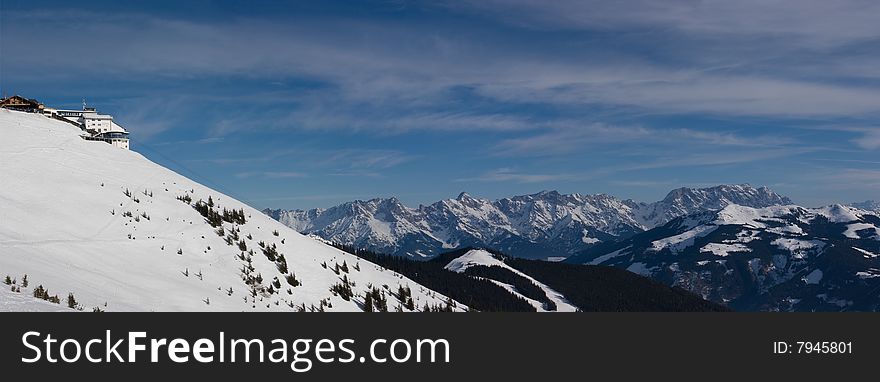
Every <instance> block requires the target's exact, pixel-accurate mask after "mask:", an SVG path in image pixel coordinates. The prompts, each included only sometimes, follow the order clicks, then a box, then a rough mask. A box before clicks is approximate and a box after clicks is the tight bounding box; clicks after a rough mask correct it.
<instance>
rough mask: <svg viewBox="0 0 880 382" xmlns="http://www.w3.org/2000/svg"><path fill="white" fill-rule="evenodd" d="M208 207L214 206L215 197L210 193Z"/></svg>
mask: <svg viewBox="0 0 880 382" xmlns="http://www.w3.org/2000/svg"><path fill="white" fill-rule="evenodd" d="M208 207H214V199H212V198H211V196H210V195H208Z"/></svg>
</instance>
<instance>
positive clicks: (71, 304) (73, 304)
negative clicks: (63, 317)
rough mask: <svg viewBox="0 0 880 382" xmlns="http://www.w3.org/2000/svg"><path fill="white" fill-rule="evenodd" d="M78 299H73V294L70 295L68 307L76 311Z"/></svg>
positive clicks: (68, 296)
mask: <svg viewBox="0 0 880 382" xmlns="http://www.w3.org/2000/svg"><path fill="white" fill-rule="evenodd" d="M77 305H78V304H77V302H76V298H74V297H73V293H69V294H68V295H67V307H68V308H71V309H76V306H77Z"/></svg>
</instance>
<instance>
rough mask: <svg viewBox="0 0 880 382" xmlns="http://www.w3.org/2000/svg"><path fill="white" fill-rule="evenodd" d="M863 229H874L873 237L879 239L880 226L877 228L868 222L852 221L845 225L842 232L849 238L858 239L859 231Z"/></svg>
mask: <svg viewBox="0 0 880 382" xmlns="http://www.w3.org/2000/svg"><path fill="white" fill-rule="evenodd" d="M864 230H874V238H876V239H878V240H880V228H877V227H876V226H874V225H873V224H868V223H853V224H849V225H847V226H846V231H844V232H843V236H846V237H848V238H850V239H858V238H859V231H864Z"/></svg>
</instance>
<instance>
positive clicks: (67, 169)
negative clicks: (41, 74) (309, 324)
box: [0, 109, 466, 311]
mask: <svg viewBox="0 0 880 382" xmlns="http://www.w3.org/2000/svg"><path fill="white" fill-rule="evenodd" d="M79 134H80V131H79V129H77V128H76V127H74V126H71V125H69V124H66V123H62V122H59V121H55V120H52V119H49V118H46V117H44V116H41V115H36V114H28V113H22V112H15V111H9V110H2V109H0V137H2V139H0V182H2V185H0V279H2V278H5V276H6V275H9V276H11V277H13V278H16V279H18V280H19V283H20V280H21V279H22V277H23V276H24V275H25V274H27V276H28V280H29V285H28V287H27V288H21V289H22V291H21V293H14V292H10V291H9V289H10V288H9V286H7V285H2V284H0V287H4V288H5V289H6V292H4V293H2V294H0V307H2V309H3V310H30V309H41V308H46V307H45V304H44V302H43V301H38V303H37V304H29V303H26V301H25V300H26V299H34V298H33V296H32V295H33V288H36V287H37V286H39V285H42V286H43V287H44V288H46V289H48V291H49V294H50V295H56V294H57V295H58V296H59V297H60V298H61V304H60V305H58V304H51V305H54V307H59V308H61V310H70V309H69V308H67V306H66V298H67V295H68V293H73V294H74V295H75V297H76V300H77V301H78V302H79V304H80V307H81V308H82V309H83V310H86V311H89V310H91V309H92V308H94V307H98V308H100V309H102V310H107V311H267V310H268V311H297V310H301V309H303V308H305V309H306V310H312V309H316V310H318V309H323V310H325V311H360V310H361V307H360V303H361V302H362V301H363V299H362V297H361V296H362V295H363V294H364V291H365V290H367V288H369V287H375V288H378V289H380V290H384V291H385V293H386V294H388V309H389V310H394V308H396V307H398V305H402V304H399V301H398V299H397V298H396V297H395V296H394V295H392V294H391V291H397V286H398V285H403V286H405V287H406V286H409V287H410V289H411V292H412V298H413V300H414V305H415V306H416V307H417V309H418V308H422V307H424V306H425V305H426V304H429V305H435V304H436V305H445V304H446V303H447V298H446V297H445V296H442V295H440V294H438V293H435V292H433V291H431V290H428V289H427V288H424V287H422V286H420V285H418V284H417V283H415V282H413V281H411V280H409V279H407V278H406V277H403V276H401V275H399V274H397V273H395V272H393V271H390V270H386V269H384V268H381V267H379V266H377V265H374V264H372V263H369V262H366V261H364V260H361V259H359V258H357V257H355V256H353V255H350V254H347V253H345V252H343V251H340V250H338V249H336V248H333V247H331V246H329V245H327V244H325V243H321V242H319V241H316V240H313V239H312V238H308V237H305V236H303V235H301V234H299V233H297V232H295V231H293V230H291V229H290V228H287V227H285V226H284V225H283V224H281V223H279V222H277V221H275V220H273V219H271V218H270V217H268V216H266V215H264V214H262V213H261V212H259V211H257V210H255V209H253V208H251V207H249V206H247V205H246V204H244V203H241V202H239V201H237V200H235V199H233V198H231V197H228V196H226V195H223V194H221V193H219V192H217V191H214V190H212V189H210V188H208V187H205V186H202V185H200V184H198V183H196V182H193V181H191V180H189V179H187V178H185V177H183V176H181V175H178V174H176V173H174V172H172V171H170V170H168V169H166V168H164V167H161V166H159V165H157V164H155V163H153V162H151V161H149V160H147V159H146V158H144V157H143V156H141V155H140V154H138V153H137V152H134V151H128V150H122V149H117V148H114V147H112V146H110V145H108V144H106V143H103V142H89V141H85V140H83V139H81V138H80V137H79ZM135 148H136V147H135ZM127 194H128V195H127ZM184 196H186V197H189V198H191V199H192V204H195V203H196V202H197V201H198V200H205V201H207V200H208V199H209V197H210V198H211V200H212V201H213V202H214V204H215V207H213V209H214V210H217V211H220V209H222V208H227V209H230V210H239V209H240V210H242V211H243V212H244V215H245V216H246V223H244V224H232V223H229V222H223V223H222V225H223V229H224V231H225V233H226V235H224V236H222V237H221V236H220V235H219V234H218V233H217V229H216V228H215V227H212V226H211V225H210V224H208V223H207V221H206V219H205V218H204V217H203V215H202V214H200V213H199V212H198V211H196V210H195V209H194V208H193V207H192V205H191V204H188V203H186V202H184V201H181V200H178V198H179V197H184ZM129 213H130V215H129ZM233 230H235V231H236V233H237V234H238V237H239V241H235V242H234V243H233V244H232V245H229V244H228V243H227V242H226V240H227V236H229V233H230V232H233ZM276 232H277V235H276ZM240 242H243V244H241V243H240ZM260 242H263V244H264V246H265V247H269V246H275V248H276V250H277V253H279V254H283V255H284V258H285V259H286V264H287V268H288V270H287V272H286V273H282V271H281V269H279V268H280V267H279V265H278V264H279V262H278V261H277V260H276V261H272V260H270V259H269V256H267V255H264V253H263V252H262V249H261V246H260ZM240 245H241V246H242V248H245V247H246V249H247V251H242V250H241V248H240ZM248 251H253V255H248ZM242 257H244V258H250V261H251V265H248V262H247V260H245V259H243V258H242ZM325 264H326V265H327V266H326V267H325V266H324V265H325ZM337 264H338V265H339V266H343V264H344V265H345V267H343V268H347V269H348V272H345V271H343V270H340V271H338V274H337V271H336V265H337ZM249 267H252V268H253V271H250V272H246V270H247V269H248V268H249ZM358 269H359V270H358ZM245 273H247V274H249V275H251V276H250V278H249V279H250V280H251V281H252V282H251V284H250V285H248V284H246V283H245V279H248V278H247V277H243V276H244V275H245ZM288 274H292V275H293V276H295V279H296V280H297V282H299V283H301V285H299V286H291V284H290V283H288V281H287V279H286V276H287V275H288ZM257 275H259V276H261V279H262V280H261V282H260V283H256V282H253V280H254V279H255V278H256V276H257ZM276 278H277V279H278V281H279V282H278V283H275V279H276ZM343 279H347V280H350V282H351V283H350V286H351V290H352V292H353V294H354V297H353V298H351V299H349V300H345V299H344V298H343V297H342V296H340V295H338V294H337V293H332V292H331V291H330V288H331V286H333V285H334V284H339V283H342V280H343ZM273 284H275V285H277V284H280V286H281V287H280V288H276V287H275V285H273ZM270 287H271V288H270ZM386 287H387V289H386ZM255 291H256V292H255ZM13 294H14V296H13ZM22 298H25V300H22ZM34 306H36V308H33V307H34ZM455 306H456V310H464V309H466V307H464V306H463V305H461V304H455ZM18 308H20V309H18ZM48 308H49V309H48V310H56V309H51V308H53V307H52V306H50V307H48ZM403 309H404V310H406V309H405V308H403Z"/></svg>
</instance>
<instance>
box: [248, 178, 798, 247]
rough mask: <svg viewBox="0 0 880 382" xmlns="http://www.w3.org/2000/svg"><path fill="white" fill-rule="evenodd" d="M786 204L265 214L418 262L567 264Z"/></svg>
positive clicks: (521, 203) (733, 188) (389, 205)
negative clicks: (678, 226) (606, 247)
mask: <svg viewBox="0 0 880 382" xmlns="http://www.w3.org/2000/svg"><path fill="white" fill-rule="evenodd" d="M790 203H791V201H790V200H788V198H785V197H783V196H780V195H778V194H776V193H774V192H772V191H770V190H769V189H768V188H766V187H759V188H755V187H752V186H749V185H747V184H744V185H721V186H717V187H711V188H701V189H691V188H680V189H677V190H673V191H672V192H670V193H669V194H668V195H667V196H666V198H664V199H663V200H661V201H658V202H654V203H637V202H634V201H632V200H620V199H618V198H615V197H613V196H609V195H604V194H597V195H582V194H569V195H565V194H560V193H559V192H556V191H543V192H539V193H536V194H531V195H521V196H514V197H510V198H503V199H499V200H495V201H492V200H487V199H481V198H475V197H472V196H471V195H468V194H467V193H461V195H459V196H458V197H457V198H455V199H446V200H441V201H438V202H436V203H433V204H430V205H427V206H419V207H418V208H410V207H407V206H405V205H403V204H401V203H400V201H399V200H397V199H396V198H389V199H373V200H368V201H360V200H357V201H353V202H349V203H345V204H342V205H339V206H336V207H332V208H329V209H313V210H308V211H301V210H293V211H285V210H268V209H267V210H265V212H266V213H267V214H269V215H270V216H272V217H274V218H275V219H278V220H279V221H281V222H282V223H284V224H286V225H288V226H290V227H292V228H294V229H295V230H297V231H299V232H304V233H311V234H316V235H319V236H321V237H323V238H325V239H327V240H331V241H333V242H337V243H342V244H346V245H351V246H354V247H358V248H364V249H369V250H372V251H376V252H382V253H392V254H396V255H409V256H413V257H416V258H425V257H432V256H434V255H437V254H439V253H441V252H443V251H444V250H448V249H450V248H464V247H469V246H476V247H490V248H494V249H497V250H500V251H503V252H505V253H507V254H510V255H513V256H517V257H528V258H542V259H545V258H549V257H566V256H568V255H571V254H574V253H577V252H580V251H582V250H584V249H586V248H589V247H591V246H593V245H595V244H597V243H600V242H608V241H614V240H619V239H621V238H626V237H629V236H631V235H633V234H636V233H639V232H642V231H644V230H647V229H650V228H653V227H655V226H658V225H662V224H664V223H666V222H668V221H670V220H672V219H674V218H676V217H679V216H684V215H689V214H693V213H697V212H703V211H710V210H720V209H722V208H724V207H726V206H728V205H730V204H740V205H746V206H751V207H767V206H774V205H782V204H790Z"/></svg>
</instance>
